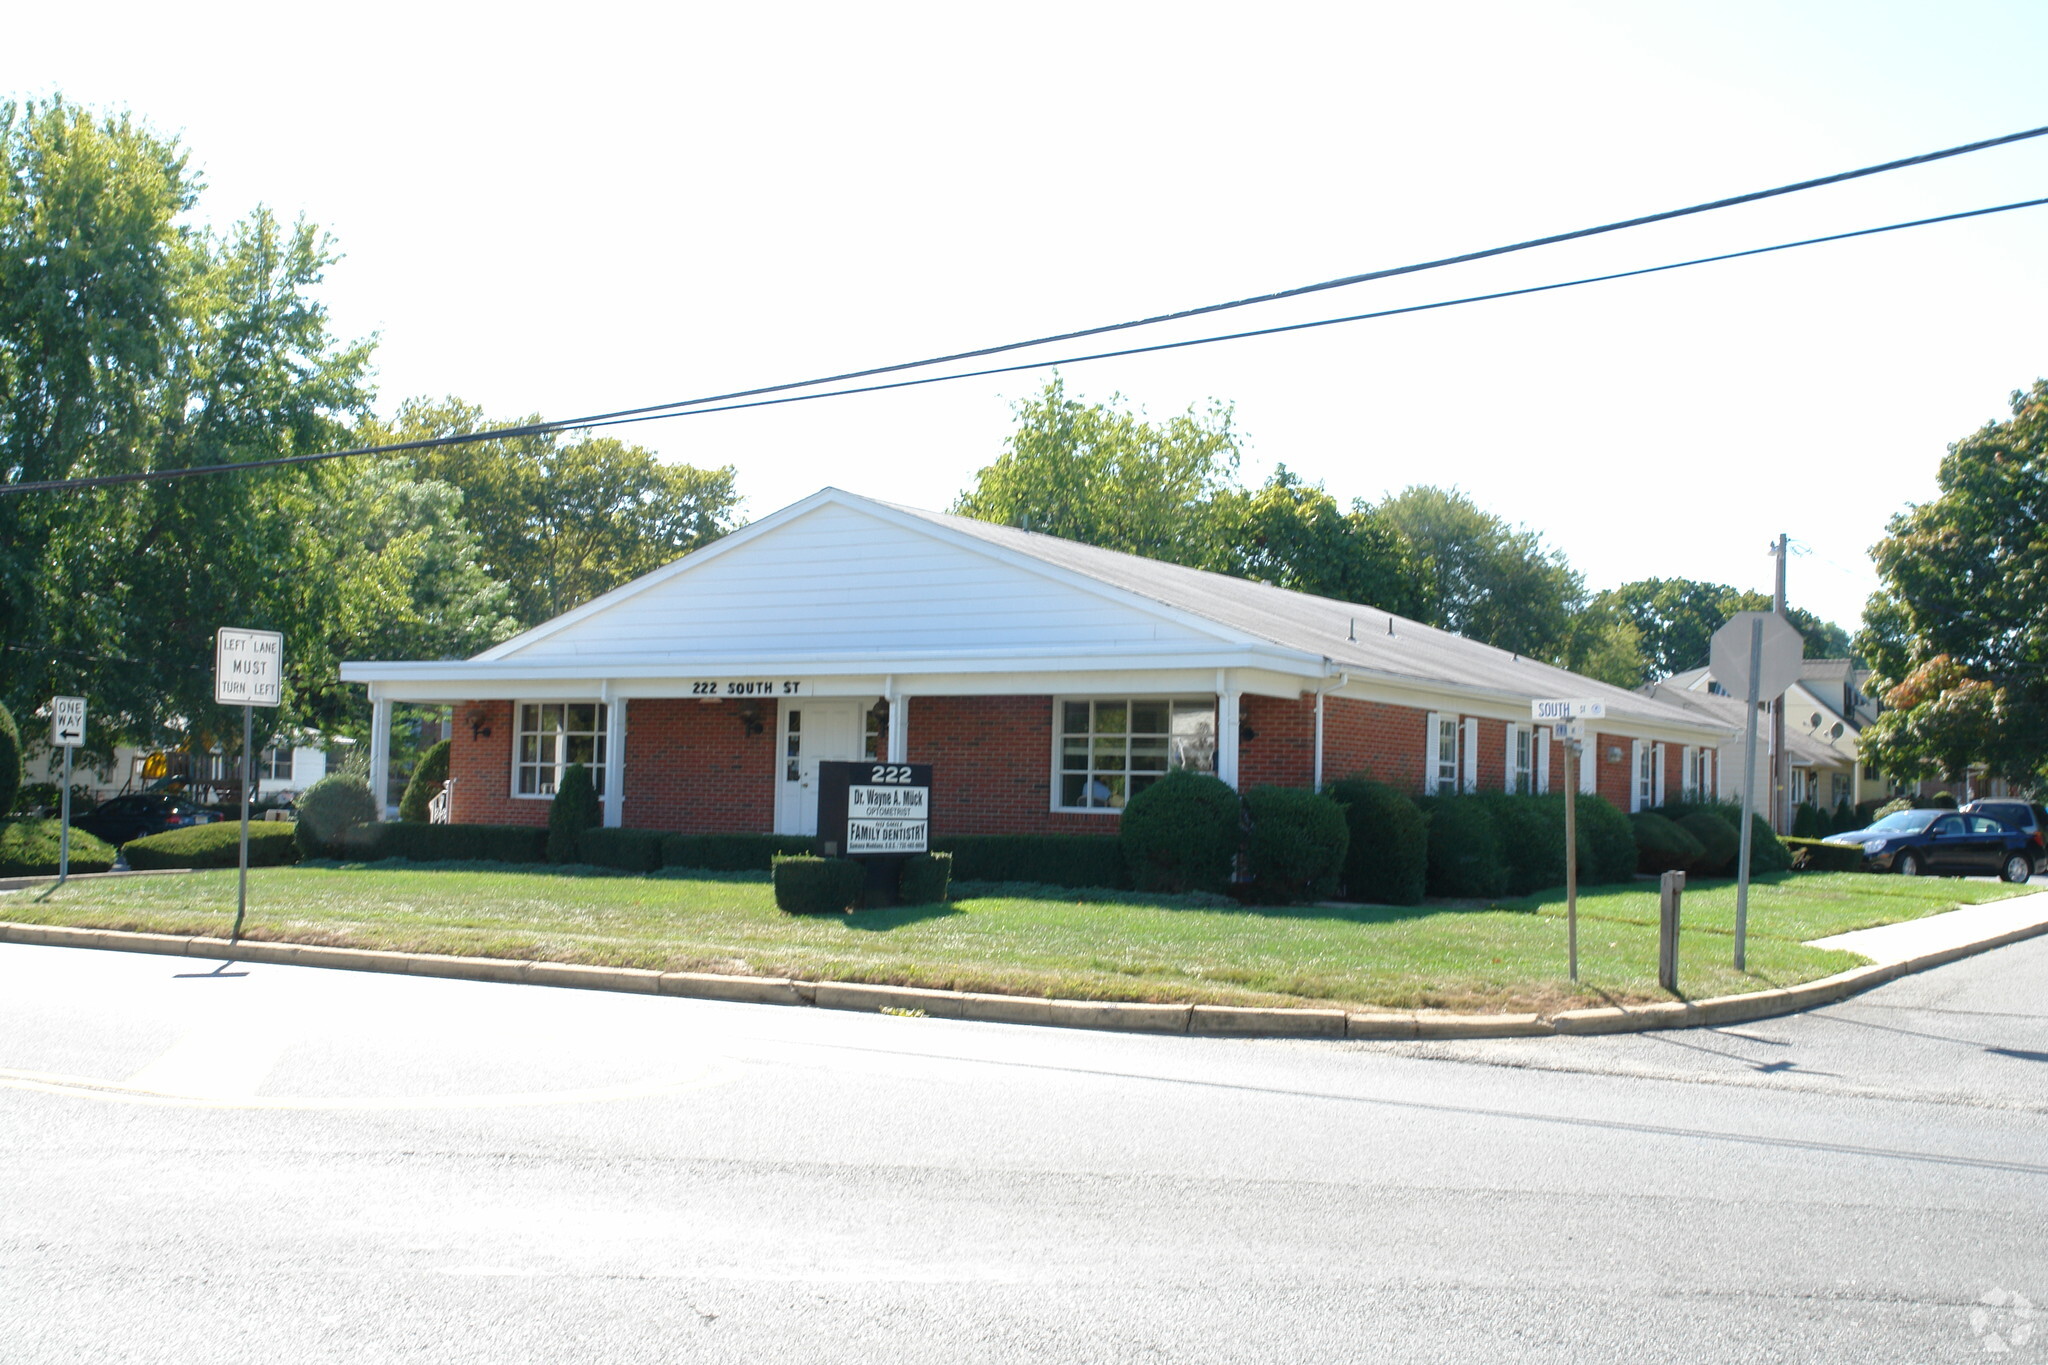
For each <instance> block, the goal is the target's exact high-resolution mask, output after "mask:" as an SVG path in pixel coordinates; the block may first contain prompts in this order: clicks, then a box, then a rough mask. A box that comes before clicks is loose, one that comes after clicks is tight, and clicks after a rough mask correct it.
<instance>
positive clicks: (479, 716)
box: [463, 706, 491, 740]
mask: <svg viewBox="0 0 2048 1365" xmlns="http://www.w3.org/2000/svg"><path fill="white" fill-rule="evenodd" d="M463 719H465V720H467V721H468V722H469V737H470V738H471V739H473V740H475V739H489V738H490V737H491V713H490V712H488V711H486V710H484V709H483V708H482V707H481V706H478V707H473V708H471V710H470V713H469V714H468V715H467V716H465V717H463Z"/></svg>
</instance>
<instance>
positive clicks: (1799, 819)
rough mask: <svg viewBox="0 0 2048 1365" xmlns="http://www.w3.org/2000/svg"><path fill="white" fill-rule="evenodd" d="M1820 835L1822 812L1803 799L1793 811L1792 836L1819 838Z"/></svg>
mask: <svg viewBox="0 0 2048 1365" xmlns="http://www.w3.org/2000/svg"><path fill="white" fill-rule="evenodd" d="M1820 835H1821V828H1820V812H1819V811H1817V810H1815V809H1814V808H1813V807H1812V806H1811V805H1810V804H1808V803H1807V802H1805V801H1801V802H1800V803H1799V805H1798V808H1797V809H1795V810H1794V811H1793V812H1792V837H1793V838H1795V839H1818V838H1820Z"/></svg>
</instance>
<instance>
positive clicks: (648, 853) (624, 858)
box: [579, 828, 668, 872]
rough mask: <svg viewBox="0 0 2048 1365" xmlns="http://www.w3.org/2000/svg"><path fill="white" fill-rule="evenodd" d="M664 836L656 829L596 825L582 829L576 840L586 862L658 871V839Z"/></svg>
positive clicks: (665, 836)
mask: <svg viewBox="0 0 2048 1365" xmlns="http://www.w3.org/2000/svg"><path fill="white" fill-rule="evenodd" d="M667 837H668V836H667V835H665V834H663V833H662V832H661V831H660V830H658V829H603V828H599V829H586V830H584V831H583V837H582V838H581V840H579V843H580V844H581V847H582V855H581V856H582V860H583V861H584V862H586V863H592V864H594V865H596V866H598V867H616V868H619V869H621V870H623V871H626V872H659V871H661V842H662V840H663V839H665V838H667Z"/></svg>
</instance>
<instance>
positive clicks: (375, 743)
mask: <svg viewBox="0 0 2048 1365" xmlns="http://www.w3.org/2000/svg"><path fill="white" fill-rule="evenodd" d="M370 796H371V798H372V799H373V801H374V803H375V805H376V807H377V818H378V819H379V820H382V819H383V818H384V814H385V811H384V808H385V803H386V802H388V801H390V799H391V699H390V698H389V697H379V696H372V697H371V698H370Z"/></svg>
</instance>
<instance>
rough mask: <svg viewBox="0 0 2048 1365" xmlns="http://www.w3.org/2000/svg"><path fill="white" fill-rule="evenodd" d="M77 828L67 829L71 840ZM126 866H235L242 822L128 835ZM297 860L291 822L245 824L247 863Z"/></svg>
mask: <svg viewBox="0 0 2048 1365" xmlns="http://www.w3.org/2000/svg"><path fill="white" fill-rule="evenodd" d="M79 833H80V831H78V830H73V831H72V832H71V834H72V839H73V841H74V845H75V842H76V840H77V837H78V835H79ZM121 853H122V855H123V856H124V857H126V858H127V859H128V866H129V867H131V868H133V869H134V870H135V871H137V872H154V871H158V870H160V869H163V868H171V867H239V866H241V862H242V822H241V821H239V820H235V821H227V820H221V821H217V822H215V823H214V824H211V825H191V826H188V827H186V828H184V829H169V830H165V831H164V832H163V833H162V834H150V835H146V836H144V837H143V838H140V839H130V840H129V841H128V842H127V843H125V844H123V845H121ZM298 860H299V844H298V839H297V838H296V837H295V830H294V829H293V827H292V826H291V825H286V824H280V823H277V822H275V821H268V820H266V821H264V822H263V823H261V824H251V825H250V826H249V866H251V867H282V866H284V865H285V864H287V863H295V862H297V861H298Z"/></svg>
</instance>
